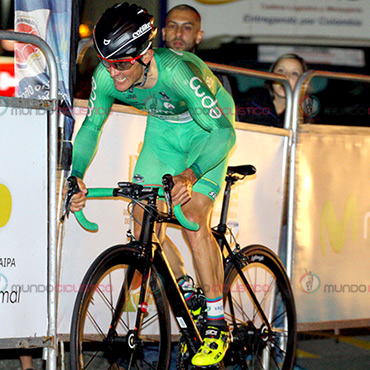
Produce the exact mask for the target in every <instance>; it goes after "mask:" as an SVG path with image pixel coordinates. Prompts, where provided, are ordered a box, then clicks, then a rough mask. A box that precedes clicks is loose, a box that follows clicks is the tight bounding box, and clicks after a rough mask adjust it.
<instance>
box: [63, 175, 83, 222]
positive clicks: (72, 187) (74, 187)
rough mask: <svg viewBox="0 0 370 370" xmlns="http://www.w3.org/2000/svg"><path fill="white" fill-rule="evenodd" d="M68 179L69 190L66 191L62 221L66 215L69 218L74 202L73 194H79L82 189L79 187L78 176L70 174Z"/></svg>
mask: <svg viewBox="0 0 370 370" xmlns="http://www.w3.org/2000/svg"><path fill="white" fill-rule="evenodd" d="M66 181H67V185H68V190H67V192H66V197H65V200H64V204H63V210H62V216H61V218H60V222H63V221H64V219H65V217H66V216H67V218H68V216H69V212H70V208H71V203H72V197H73V195H75V194H78V193H79V192H80V191H81V190H80V188H79V187H78V183H77V177H76V176H69V177H68V178H67V180H66Z"/></svg>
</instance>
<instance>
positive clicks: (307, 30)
mask: <svg viewBox="0 0 370 370" xmlns="http://www.w3.org/2000/svg"><path fill="white" fill-rule="evenodd" d="M182 3H183V1H182V0H168V1H167V5H168V9H170V8H172V7H173V6H175V5H178V4H182ZM186 4H188V5H191V6H193V7H194V8H196V9H197V10H198V11H199V13H200V14H201V16H202V28H203V30H204V31H205V38H212V37H216V36H247V37H250V36H274V37H279V36H292V37H296V36H304V37H310V36H311V37H320V39H323V38H325V37H327V38H336V39H355V40H356V39H369V32H368V30H369V27H370V18H369V17H368V14H369V11H370V2H369V1H367V0H357V1H352V0H343V1H338V0H311V1H309V2H308V1H307V0H295V1H290V0H279V1H276V0H189V1H186Z"/></svg>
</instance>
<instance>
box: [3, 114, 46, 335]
mask: <svg viewBox="0 0 370 370" xmlns="http://www.w3.org/2000/svg"><path fill="white" fill-rule="evenodd" d="M25 117H27V119H25ZM46 118H47V116H46V113H45V111H36V110H29V109H25V108H22V109H21V108H10V107H1V110H0V169H1V170H0V252H1V253H0V312H1V314H0V328H1V330H0V338H20V337H30V336H32V337H41V336H46V335H47V291H48V289H49V287H48V286H47V227H48V217H47V204H48V203H47V202H48V199H47V137H46V132H47V129H46V127H47V119H46Z"/></svg>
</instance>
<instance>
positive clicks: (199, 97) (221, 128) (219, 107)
mask: <svg viewBox="0 0 370 370" xmlns="http://www.w3.org/2000/svg"><path fill="white" fill-rule="evenodd" d="M154 58H155V62H156V66H157V68H158V79H157V82H156V83H155V85H154V86H153V87H151V88H145V86H144V88H141V87H132V88H130V89H128V90H127V91H124V92H122V91H118V90H117V89H116V88H115V86H114V81H113V79H112V78H111V76H110V74H109V71H108V70H107V69H106V68H105V67H104V66H103V65H102V64H100V65H99V66H98V67H97V68H96V70H95V72H94V75H93V79H92V91H91V94H90V98H89V107H88V113H87V115H86V118H85V120H84V122H83V124H82V126H81V129H80V130H79V132H78V134H77V136H76V139H75V142H74V150H73V169H72V175H75V176H78V177H80V178H83V176H84V174H85V171H86V169H87V167H88V165H89V163H90V162H91V160H92V158H93V156H94V154H95V152H96V150H97V146H98V142H99V138H100V134H101V131H102V127H103V124H104V122H105V121H106V119H107V117H108V115H109V113H110V110H111V107H112V105H113V103H114V100H115V99H117V100H119V101H121V102H123V103H125V104H127V105H130V106H133V107H135V108H138V109H140V110H143V111H146V112H148V124H149V123H150V122H151V121H153V122H154V121H155V122H156V124H157V123H158V122H159V123H160V122H162V123H163V124H164V125H165V126H166V127H173V129H174V130H180V131H181V129H182V127H188V125H189V123H192V124H193V123H194V122H195V124H196V126H197V130H199V131H201V132H203V133H204V134H205V135H203V136H199V138H200V142H201V145H195V146H194V145H193V147H196V148H197V149H196V152H194V153H195V154H194V153H190V152H191V148H188V149H185V150H186V151H188V154H189V158H191V163H186V166H187V167H188V168H191V169H192V170H193V172H194V173H195V175H196V177H197V178H198V179H199V178H201V177H202V176H203V175H204V174H205V173H207V172H208V171H210V170H211V169H213V168H214V167H216V166H217V165H218V164H220V163H221V162H222V161H223V160H225V158H226V157H227V155H228V153H229V151H230V149H231V148H232V146H233V145H234V142H235V130H234V127H233V125H234V118H233V117H234V112H235V108H234V102H233V100H232V98H231V96H230V95H229V94H228V93H227V91H226V90H225V89H224V88H223V87H222V85H221V84H220V82H219V81H218V80H217V78H216V77H215V76H214V75H213V73H212V71H211V70H210V69H209V68H208V67H207V65H206V64H205V63H204V62H203V61H202V60H201V59H199V58H198V57H197V56H195V55H194V54H192V53H188V52H179V51H174V50H171V49H155V50H154ZM171 125H172V126H171ZM193 131H194V130H193ZM187 132H188V133H189V132H191V131H190V130H189V127H188V128H187ZM157 133H158V135H160V133H159V131H157ZM146 136H147V135H146ZM187 137H188V136H187ZM187 137H183V135H182V138H181V140H185V141H186V140H187ZM145 140H146V139H145ZM145 140H144V146H145ZM192 140H196V138H195V139H194V138H193V139H192ZM193 144H194V142H193ZM151 145H155V141H153V142H152V143H151ZM191 154H192V155H191ZM159 155H161V154H160V153H159ZM223 167H225V166H223ZM178 170H180V169H178ZM174 174H177V173H174Z"/></svg>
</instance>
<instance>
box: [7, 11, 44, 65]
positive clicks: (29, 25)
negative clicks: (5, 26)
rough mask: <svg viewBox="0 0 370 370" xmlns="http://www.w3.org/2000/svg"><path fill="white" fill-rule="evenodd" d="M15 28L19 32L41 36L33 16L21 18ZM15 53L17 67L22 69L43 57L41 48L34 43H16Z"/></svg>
mask: <svg viewBox="0 0 370 370" xmlns="http://www.w3.org/2000/svg"><path fill="white" fill-rule="evenodd" d="M15 29H16V31H17V32H23V33H28V34H31V35H36V36H40V34H39V32H38V30H37V24H36V21H35V20H34V19H32V18H31V17H30V18H26V17H21V18H19V20H18V23H17V24H16V28H15ZM14 54H15V60H16V62H17V67H18V68H19V69H20V70H22V69H23V70H24V69H28V68H29V67H30V65H31V63H33V62H34V61H35V60H40V59H42V58H43V55H42V52H41V51H40V50H39V48H38V47H37V46H35V45H32V44H23V43H16V44H15V49H14Z"/></svg>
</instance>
